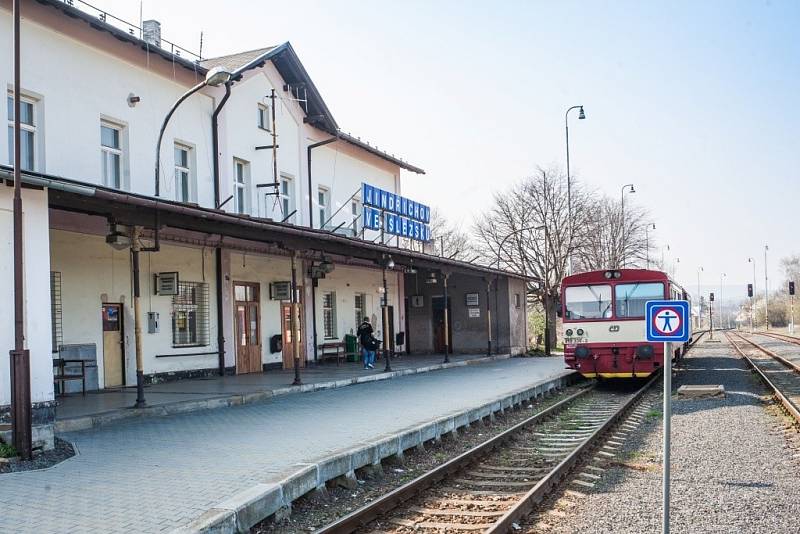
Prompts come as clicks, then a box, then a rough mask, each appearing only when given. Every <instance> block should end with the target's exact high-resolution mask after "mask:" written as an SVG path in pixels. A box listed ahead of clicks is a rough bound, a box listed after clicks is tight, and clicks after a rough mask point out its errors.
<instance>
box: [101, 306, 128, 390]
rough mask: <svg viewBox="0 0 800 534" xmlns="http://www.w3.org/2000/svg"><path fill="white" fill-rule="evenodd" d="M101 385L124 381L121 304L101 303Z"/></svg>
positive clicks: (108, 385)
mask: <svg viewBox="0 0 800 534" xmlns="http://www.w3.org/2000/svg"><path fill="white" fill-rule="evenodd" d="M102 314H103V387H106V388H113V387H119V386H121V385H123V384H124V383H125V355H124V353H123V347H122V340H123V338H122V304H103V308H102Z"/></svg>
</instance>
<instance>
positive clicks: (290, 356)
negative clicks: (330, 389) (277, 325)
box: [281, 302, 306, 369]
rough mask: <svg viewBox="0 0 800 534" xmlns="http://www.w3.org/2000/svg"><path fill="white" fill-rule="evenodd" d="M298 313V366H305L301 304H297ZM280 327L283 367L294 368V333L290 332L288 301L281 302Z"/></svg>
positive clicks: (290, 311)
mask: <svg viewBox="0 0 800 534" xmlns="http://www.w3.org/2000/svg"><path fill="white" fill-rule="evenodd" d="M297 307H298V314H299V315H300V332H301V336H300V367H305V366H306V356H305V353H304V348H305V346H304V344H303V339H302V332H303V305H302V304H298V305H297ZM281 325H282V326H281V327H282V335H283V368H284V369H294V353H293V352H292V348H293V347H294V335H293V332H292V304H291V303H290V302H283V303H281Z"/></svg>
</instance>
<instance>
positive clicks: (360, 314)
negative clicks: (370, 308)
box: [353, 293, 367, 328]
mask: <svg viewBox="0 0 800 534" xmlns="http://www.w3.org/2000/svg"><path fill="white" fill-rule="evenodd" d="M359 300H361V306H359V305H358V304H359V302H358V301H359ZM353 309H354V311H355V317H356V328H358V327H359V326H360V325H361V322H362V321H363V320H364V317H366V316H367V294H366V293H356V294H355V295H353Z"/></svg>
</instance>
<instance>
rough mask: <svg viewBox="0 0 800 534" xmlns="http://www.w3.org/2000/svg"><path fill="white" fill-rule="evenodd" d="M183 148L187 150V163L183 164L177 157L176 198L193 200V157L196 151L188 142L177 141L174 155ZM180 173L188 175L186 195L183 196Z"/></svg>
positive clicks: (178, 199)
mask: <svg viewBox="0 0 800 534" xmlns="http://www.w3.org/2000/svg"><path fill="white" fill-rule="evenodd" d="M178 150H182V151H184V152H186V165H185V166H184V165H181V164H180V163H179V162H178V161H177V159H176V161H175V200H176V201H178V202H192V200H193V198H194V164H193V161H192V158H193V156H194V152H193V149H192V147H191V146H189V145H187V144H186V143H181V142H179V141H175V144H174V148H173V156H174V154H175V152H177V151H178ZM178 173H181V174H183V175H185V176H186V196H185V198H182V197H183V195H182V194H181V189H182V188H181V187H179V185H180V184H179V181H178Z"/></svg>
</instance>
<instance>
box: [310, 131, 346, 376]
mask: <svg viewBox="0 0 800 534" xmlns="http://www.w3.org/2000/svg"><path fill="white" fill-rule="evenodd" d="M338 139H339V134H338V133H337V134H336V137H331V138H330V139H325V140H324V141H320V142H318V143H312V144H310V145H308V147H307V148H306V159H307V161H306V164H307V165H308V227H309V228H311V229H313V228H314V203H313V201H312V197H311V150H312V149H314V148H317V147H320V146H325V145H327V144H330V143H333V142H334V141H338ZM323 222H325V221H320V223H323ZM311 267H312V268H313V267H314V262H311ZM311 329H312V333H313V337H314V361H315V362H316V361H317V287H316V284H315V283H314V281H313V280H312V281H311Z"/></svg>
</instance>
